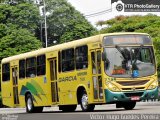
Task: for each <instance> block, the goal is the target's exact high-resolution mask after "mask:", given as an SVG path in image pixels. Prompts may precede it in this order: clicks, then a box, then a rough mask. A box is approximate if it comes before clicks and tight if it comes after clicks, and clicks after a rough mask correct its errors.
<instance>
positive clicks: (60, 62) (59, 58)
mask: <svg viewBox="0 0 160 120" xmlns="http://www.w3.org/2000/svg"><path fill="white" fill-rule="evenodd" d="M61 68H62V61H61V52H60V51H59V52H58V71H59V72H61Z"/></svg>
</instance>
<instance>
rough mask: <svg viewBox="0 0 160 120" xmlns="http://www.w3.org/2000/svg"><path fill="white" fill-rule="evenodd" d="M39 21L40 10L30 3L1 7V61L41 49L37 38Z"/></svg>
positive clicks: (2, 5)
mask: <svg viewBox="0 0 160 120" xmlns="http://www.w3.org/2000/svg"><path fill="white" fill-rule="evenodd" d="M39 20H40V17H39V12H38V8H37V7H36V6H34V5H32V4H30V3H24V2H23V3H20V4H16V5H10V4H1V5H0V61H1V60H2V59H3V58H4V57H8V56H12V55H16V54H20V53H23V52H28V51H31V50H33V49H37V48H40V47H41V43H40V41H39V40H38V39H37V38H36V37H35V35H36V31H37V29H38V24H39Z"/></svg>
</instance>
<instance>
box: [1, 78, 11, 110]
mask: <svg viewBox="0 0 160 120" xmlns="http://www.w3.org/2000/svg"><path fill="white" fill-rule="evenodd" d="M1 89H2V91H1V94H2V104H3V105H6V106H9V107H14V101H13V90H12V89H13V87H12V82H11V81H6V82H2V83H1Z"/></svg>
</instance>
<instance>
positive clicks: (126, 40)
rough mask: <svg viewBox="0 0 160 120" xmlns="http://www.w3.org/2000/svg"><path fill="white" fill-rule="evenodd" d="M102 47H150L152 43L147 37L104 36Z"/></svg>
mask: <svg viewBox="0 0 160 120" xmlns="http://www.w3.org/2000/svg"><path fill="white" fill-rule="evenodd" d="M103 44H104V45H133V44H134V45H137V44H139V45H142V44H143V45H145V44H147V45H151V44H152V41H151V39H150V38H149V36H147V35H116V36H106V37H104V40H103Z"/></svg>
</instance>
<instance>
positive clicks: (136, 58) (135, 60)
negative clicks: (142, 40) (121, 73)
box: [132, 45, 143, 65]
mask: <svg viewBox="0 0 160 120" xmlns="http://www.w3.org/2000/svg"><path fill="white" fill-rule="evenodd" d="M142 49H143V45H141V46H140V48H139V50H138V52H137V54H136V56H135V59H134V62H133V63H132V65H134V64H135V63H136V62H137V60H138V56H139V54H140V52H141V50H142Z"/></svg>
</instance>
